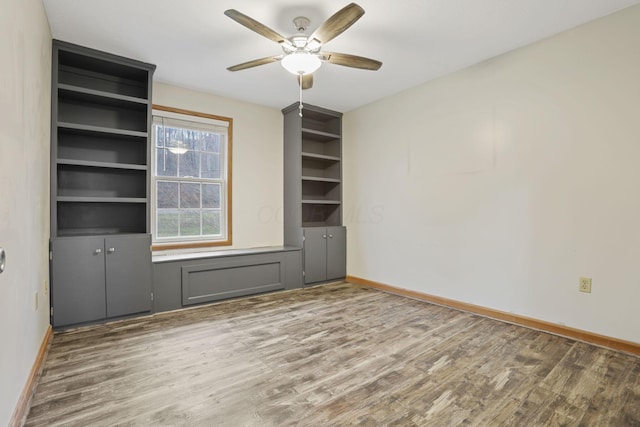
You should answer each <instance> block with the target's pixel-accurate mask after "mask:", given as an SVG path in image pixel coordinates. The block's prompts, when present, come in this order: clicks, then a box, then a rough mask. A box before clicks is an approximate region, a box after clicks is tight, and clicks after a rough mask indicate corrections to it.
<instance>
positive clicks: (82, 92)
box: [58, 83, 149, 105]
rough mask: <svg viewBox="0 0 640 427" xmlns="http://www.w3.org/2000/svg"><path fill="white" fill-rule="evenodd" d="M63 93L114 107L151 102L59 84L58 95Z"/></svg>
mask: <svg viewBox="0 0 640 427" xmlns="http://www.w3.org/2000/svg"><path fill="white" fill-rule="evenodd" d="M61 93H63V94H64V93H66V94H68V95H70V96H76V97H78V98H79V99H85V100H94V101H101V102H106V103H109V102H111V103H113V105H127V104H134V105H135V104H142V105H146V104H148V103H149V100H148V99H145V98H136V97H134V96H128V95H120V94H117V93H111V92H105V91H102V90H96V89H88V88H84V87H81V86H73V85H68V84H64V83H58V95H60V94H61ZM74 94H75V95H74Z"/></svg>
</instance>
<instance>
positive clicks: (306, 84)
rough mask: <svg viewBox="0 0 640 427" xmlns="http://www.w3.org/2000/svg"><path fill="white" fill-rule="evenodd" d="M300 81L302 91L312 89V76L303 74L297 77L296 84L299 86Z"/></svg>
mask: <svg viewBox="0 0 640 427" xmlns="http://www.w3.org/2000/svg"><path fill="white" fill-rule="evenodd" d="M300 79H302V89H303V90H305V89H311V88H312V87H313V74H303V75H301V76H298V84H300Z"/></svg>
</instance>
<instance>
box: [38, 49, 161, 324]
mask: <svg viewBox="0 0 640 427" xmlns="http://www.w3.org/2000/svg"><path fill="white" fill-rule="evenodd" d="M52 51H53V58H52V93H51V101H52V102H51V253H50V260H51V269H50V271H51V308H52V311H51V314H52V316H51V317H52V323H53V326H54V327H65V326H69V325H76V324H82V323H87V322H95V321H101V320H103V319H106V318H114V317H119V316H129V315H132V314H136V313H148V312H149V311H151V252H150V245H151V236H150V234H149V200H150V198H149V196H150V194H149V192H150V189H149V182H150V177H149V174H150V172H151V170H150V148H149V131H150V124H151V83H152V75H153V71H154V69H155V66H153V65H151V64H146V63H142V62H139V61H135V60H132V59H128V58H123V57H120V56H116V55H111V54H108V53H105V52H100V51H96V50H93V49H88V48H85V47H82V46H77V45H74V44H70V43H65V42H61V41H58V40H54V41H53V50H52Z"/></svg>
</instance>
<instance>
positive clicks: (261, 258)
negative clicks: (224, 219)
mask: <svg viewBox="0 0 640 427" xmlns="http://www.w3.org/2000/svg"><path fill="white" fill-rule="evenodd" d="M301 256H302V255H301V249H299V248H286V247H285V248H280V247H279V248H270V249H257V250H244V251H228V252H226V253H225V252H224V251H223V252H218V253H215V254H211V255H210V256H202V255H197V254H196V255H194V258H191V259H189V258H184V256H180V257H175V258H174V259H171V257H163V256H157V257H154V263H153V278H154V311H155V312H161V311H169V310H176V309H179V308H182V307H187V306H190V305H194V304H200V303H206V302H212V301H220V300H224V299H228V298H235V297H240V296H246V295H253V294H258V293H263V292H272V291H278V290H286V289H294V288H299V287H301V286H302V276H301V271H302V266H301V265H302V260H301Z"/></svg>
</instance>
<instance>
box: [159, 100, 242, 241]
mask: <svg viewBox="0 0 640 427" xmlns="http://www.w3.org/2000/svg"><path fill="white" fill-rule="evenodd" d="M151 107H152V109H153V110H158V111H166V112H169V113H176V114H182V115H185V116H194V117H201V118H204V119H211V120H219V121H223V122H227V124H228V130H227V149H226V155H227V159H226V171H227V179H226V189H225V192H226V195H227V206H226V208H227V209H226V220H227V224H226V226H227V238H226V239H225V240H214V241H197V242H196V241H193V242H185V243H181V242H168V243H158V242H154V243H153V244H152V245H151V250H152V251H165V250H171V249H193V248H207V247H216V246H231V245H232V244H233V221H232V219H233V216H232V205H233V203H232V201H233V197H232V189H233V180H232V177H233V119H232V118H231V117H224V116H218V115H215V114H207V113H201V112H198V111H192V110H185V109H182V108H175V107H167V106H165V105H158V104H153V105H152V106H151ZM150 114H151V113H150ZM154 144H155V142H152V144H149V146H150V147H151V146H152V145H153V146H154ZM154 147H155V146H154ZM151 156H152V154H151V151H150V152H149V159H150V160H151V158H152V157H151ZM151 163H152V162H151V161H150V162H149V164H150V168H151V169H152V170H151V171H150V172H151V173H150V175H149V178H150V180H153V181H155V180H156V179H157V177H156V174H155V170H153V168H154V167H155V164H151ZM149 188H150V190H151V182H149ZM150 196H151V199H152V200H153V202H154V203H153V205H154V206H152V207H151V208H152V209H153V212H155V211H156V209H157V207H156V206H155V203H157V201H156V199H155V195H153V194H151V195H150ZM150 206H151V204H150ZM153 232H155V230H152V233H153Z"/></svg>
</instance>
